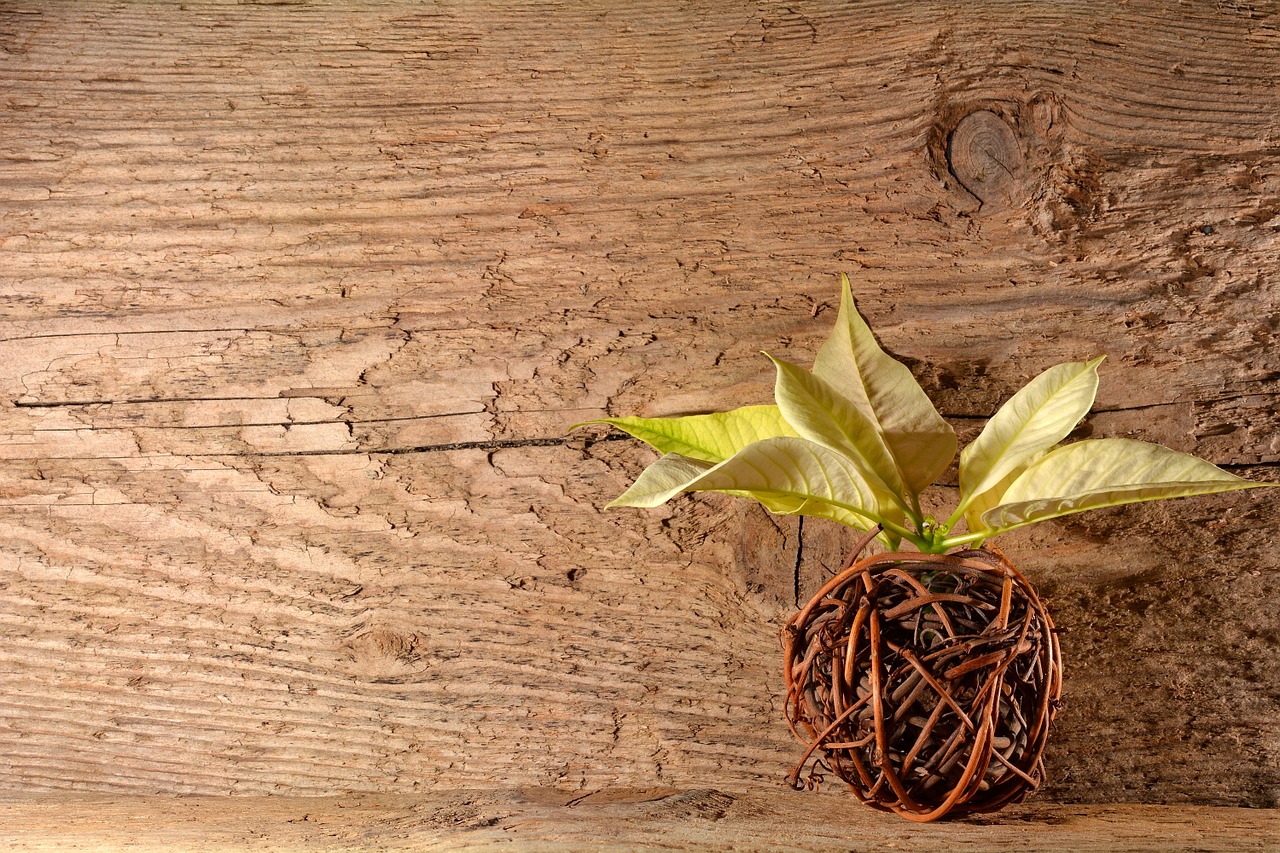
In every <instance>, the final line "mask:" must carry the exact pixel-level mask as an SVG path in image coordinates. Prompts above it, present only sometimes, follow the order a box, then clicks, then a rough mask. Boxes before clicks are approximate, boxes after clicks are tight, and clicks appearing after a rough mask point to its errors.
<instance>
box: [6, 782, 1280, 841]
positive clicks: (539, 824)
mask: <svg viewBox="0 0 1280 853" xmlns="http://www.w3.org/2000/svg"><path fill="white" fill-rule="evenodd" d="M849 805H851V804H849V803H848V802H847V801H846V802H845V803H839V802H833V800H832V798H831V797H806V796H804V795H803V794H797V793H792V794H790V795H783V796H781V797H779V796H770V795H765V794H761V793H760V792H756V793H729V792H726V791H722V790H718V789H714V788H700V789H692V790H683V791H682V790H675V789H649V790H627V789H604V790H591V791H587V792H583V793H564V792H556V791H550V790H548V789H545V788H543V789H536V790H515V789H510V788H508V789H504V790H499V791H495V790H480V791H437V792H433V793H428V794H364V795H348V796H344V797H332V798H322V797H232V798H224V797H218V798H208V797H182V798H174V797H136V796H134V797H114V798H113V797H105V796H102V795H84V794H71V795H61V796H58V797H57V798H53V797H41V798H24V799H19V800H10V801H4V800H0V841H3V842H4V845H5V849H7V850H15V851H26V850H86V849H103V848H107V849H116V848H119V847H125V846H127V847H128V849H130V850H141V851H147V850H175V849H182V850H192V851H221V850H281V849H286V850H313V851H317V853H323V851H330V850H424V851H435V850H439V851H482V850H504V851H523V850H548V849H554V850H564V851H579V850H581V851H599V850H705V851H729V850H732V851H745V853H784V851H797V852H798V851H806V853H825V851H831V853H836V851H840V853H844V851H847V850H849V844H850V843H851V839H856V843H857V844H859V845H860V846H861V847H863V848H866V849H873V850H917V851H929V850H938V849H940V848H945V849H948V850H958V851H987V850H1008V849H1012V848H1014V847H1016V848H1017V849H1019V850H1028V851H1033V853H1060V851H1070V853H1094V851H1097V853H1103V851H1105V853H1169V851H1180V850H1185V851H1193V850H1194V851H1223V853H1227V851H1229V853H1241V852H1242V851H1263V850H1270V849H1274V839H1275V837H1276V835H1277V833H1278V832H1280V817H1277V815H1276V813H1275V811H1272V810H1257V809H1232V808H1206V807H1196V808H1174V807H1169V806H1140V805H1112V806H1080V805H1039V806H1035V807H1029V806H1015V807H1012V808H1011V809H1009V810H1008V811H1006V812H1002V813H1001V814H1000V815H999V816H996V817H991V816H982V817H973V818H969V819H967V820H965V821H962V822H956V823H949V824H931V825H927V826H918V825H913V824H910V823H907V822H906V821H902V820H899V819H896V818H895V819H887V818H886V816H885V815H883V814H879V813H876V812H873V811H871V810H869V809H865V808H861V807H857V808H849V807H848V806H849ZM842 806H844V807H842Z"/></svg>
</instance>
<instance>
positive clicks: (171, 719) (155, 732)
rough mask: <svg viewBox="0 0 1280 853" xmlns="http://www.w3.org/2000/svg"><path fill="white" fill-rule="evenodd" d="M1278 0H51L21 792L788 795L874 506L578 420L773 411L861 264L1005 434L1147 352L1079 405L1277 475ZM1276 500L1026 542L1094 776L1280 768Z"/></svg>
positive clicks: (28, 132)
mask: <svg viewBox="0 0 1280 853" xmlns="http://www.w3.org/2000/svg"><path fill="white" fill-rule="evenodd" d="M1278 22H1280V16H1278V14H1277V9H1276V7H1275V5H1274V4H1271V3H1256V4H1234V5H1233V4H1217V5H1215V6H1209V5H1204V6H1194V7H1177V8H1176V9H1173V8H1169V7H1168V6H1167V4H1161V3H1155V2H1135V3H1130V4H1126V5H1124V6H1114V5H1113V4H1109V3H1096V2H1078V3H1062V4H1054V5H1053V6H1045V5H1043V4H1033V3H1018V2H1012V0H1009V2H1005V0H990V2H984V3H981V4H967V5H966V6H965V7H964V8H963V9H960V8H956V7H953V6H951V5H949V4H939V3H934V4H930V3H918V4H910V5H908V6H903V5H902V4H897V3H887V2H886V3H868V4H858V5H857V6H856V7H853V8H851V7H848V6H847V5H845V4H837V3H829V2H825V0H823V1H822V2H818V1H817V0H814V1H813V2H810V1H809V0H806V2H800V3H791V2H788V3H785V4H783V3H775V2H764V3H755V2H753V3H737V2H733V3H710V2H702V1H701V0H698V2H692V3H688V4H684V5H679V6H673V5H672V4H663V3H656V2H651V0H629V2H626V3H617V2H609V3H594V2H587V3H572V4H567V3H554V2H546V3H541V2H519V3H501V4H490V3H480V2H466V3H456V4H443V5H433V6H428V7H422V6H421V5H419V4H408V3H400V2H385V3H367V4H349V3H344V4H333V5H330V4H322V3H290V4H241V3H231V2H220V0H193V2H188V3H184V4H181V5H178V4H172V5H169V4H165V5H156V4H131V3H102V2H96V1H95V0H85V2H69V3H45V4H28V5H27V6H26V7H24V8H23V9H12V8H4V9H0V83H2V84H3V85H2V86H0V104H2V105H3V107H4V112H5V118H6V120H5V121H4V122H3V123H2V124H0V217H2V219H0V364H3V365H5V369H4V370H3V371H0V629H2V630H3V631H4V633H5V636H6V637H7V643H6V644H5V647H4V648H3V649H0V677H2V678H3V683H4V690H3V696H2V697H0V719H2V720H3V725H4V727H5V730H6V731H8V732H9V733H10V734H11V737H7V738H4V739H0V763H2V764H3V765H4V766H5V767H6V768H7V769H8V770H9V772H8V773H7V774H6V776H5V779H4V781H3V782H0V786H3V787H5V788H6V789H11V790H20V791H69V790H89V791H107V792H117V793H120V792H129V793H160V792H170V793H173V792H179V793H198V794H225V793H241V794H262V793H281V792H284V793H292V794H297V795H324V794H332V793H336V792H341V791H348V790H355V791H367V792H380V793H408V792H414V791H423V790H427V791H436V790H451V789H453V788H456V787H458V786H471V787H489V786H492V785H493V784H495V783H497V782H501V783H503V784H510V785H515V786H526V787H536V786H545V787H552V788H558V789H565V790H572V791H581V792H585V791H588V790H592V789H595V788H599V787H604V786H624V787H641V788H648V787H656V786H672V787H675V788H681V789H688V788H704V787H707V786H710V785H715V786H723V787H726V788H727V789H734V790H736V789H739V788H746V789H752V790H755V789H760V790H765V789H767V790H769V791H774V790H776V788H777V784H778V781H779V779H780V778H781V776H782V775H783V773H784V772H785V770H786V769H787V765H788V762H790V761H792V760H794V758H795V757H796V755H797V750H796V748H795V745H794V744H793V743H792V742H791V741H790V739H789V738H790V736H789V734H788V733H787V732H786V729H785V726H784V725H783V724H782V723H781V720H780V709H779V696H778V691H779V689H780V677H779V675H778V673H777V666H778V663H777V657H778V651H777V644H776V639H775V634H776V630H777V628H778V627H779V625H780V624H781V622H782V621H783V620H784V619H785V617H786V614H787V609H788V608H789V607H790V606H792V605H793V604H794V601H795V598H796V596H797V595H798V594H803V592H804V591H805V590H807V589H810V588H812V587H813V586H814V584H815V583H816V582H817V580H818V578H819V577H821V576H822V574H823V573H824V572H826V571H829V570H830V569H832V568H834V567H835V566H837V565H838V564H839V562H840V560H841V559H843V556H844V554H845V551H846V550H847V547H848V540H847V537H845V536H843V534H842V533H841V532H840V531H832V530H829V529H827V528H824V527H822V526H821V525H818V524H814V523H806V524H804V525H803V526H802V525H800V524H799V523H797V522H795V521H794V520H785V519H769V518H767V517H765V516H763V515H762V514H760V513H758V512H757V511H755V510H753V509H751V508H750V507H743V506H738V505H736V504H733V503H731V502H729V501H727V500H721V499H717V498H714V497H710V498H699V499H690V500H686V501H681V502H679V503H677V504H674V505H672V506H670V507H668V508H664V509H662V510H659V511H653V512H644V513H641V512H634V513H632V512H610V513H603V512H601V511H600V510H599V509H598V507H600V506H601V505H602V504H603V503H604V502H605V501H606V500H607V499H608V498H610V497H612V496H613V495H614V494H616V493H617V492H618V491H620V490H621V489H622V488H623V487H624V486H625V484H626V482H627V481H628V479H629V478H630V477H631V476H633V475H634V474H635V473H636V471H638V470H639V468H640V466H641V465H642V464H643V463H644V462H645V461H646V460H647V459H648V458H650V457H649V456H648V455H647V454H646V452H645V451H643V450H641V449H639V448H636V447H634V446H632V445H631V444H630V443H627V442H614V441H600V440H596V439H597V438H598V437H599V433H588V434H580V435H577V436H574V437H571V438H567V439H566V438H565V430H566V428H567V427H568V425H569V424H571V423H573V422H575V421H579V420H583V419H586V418H590V417H594V416H598V415H601V414H606V413H607V414H629V413H637V412H639V413H646V414H671V413H676V412H683V411H698V410H706V409H719V408H728V407H731V406H735V405H739V404H743V403H748V402H762V401H764V400H766V399H767V398H768V395H769V393H770V387H771V376H770V372H769V369H768V364H767V362H766V361H764V360H763V359H762V358H761V357H760V355H759V351H760V350H761V349H768V350H770V351H771V352H774V353H776V354H779V355H783V356H787V357H791V358H794V359H796V360H801V361H805V360H807V359H809V358H811V357H812V355H813V353H814V352H815V350H816V348H817V344H818V341H819V340H820V339H821V338H822V336H823V335H825V333H826V331H827V329H828V328H829V325H830V321H831V319H832V308H833V305H834V302H833V297H834V295H835V287H836V274H837V273H838V272H840V271H841V270H848V271H849V272H850V273H851V274H852V275H853V277H854V280H855V282H856V288H857V294H858V298H859V301H860V305H861V306H862V307H863V309H864V310H865V312H866V313H867V314H868V316H869V317H870V319H871V321H872V323H873V325H874V327H875V328H876V329H877V330H878V332H879V333H880V335H881V337H882V339H883V341H884V343H885V345H886V346H887V347H888V348H889V349H891V350H892V351H893V352H895V353H896V354H898V355H900V356H901V357H903V358H904V359H906V360H907V361H908V362H909V363H910V364H911V365H912V366H913V367H914V368H915V369H916V372H917V374H918V375H919V377H920V379H921V381H922V382H923V383H924V384H925V386H926V387H927V388H928V389H929V391H930V393H931V394H932V395H933V396H934V398H935V399H936V400H937V401H938V403H939V405H940V407H941V409H942V410H943V411H944V412H945V413H946V414H947V415H948V416H949V417H951V418H952V420H953V421H954V422H955V423H956V425H957V427H958V428H959V429H960V430H961V432H962V434H964V435H972V434H974V433H976V430H977V429H978V427H979V426H980V424H981V419H982V418H985V417H986V416H988V415H989V414H990V413H991V411H993V410H994V408H995V406H996V405H997V404H998V402H999V401H1000V400H1001V399H1003V398H1004V397H1005V396H1007V395H1008V394H1009V393H1010V392H1011V391H1012V390H1013V388H1014V387H1016V386H1017V385H1018V384H1020V383H1021V382H1022V381H1024V380H1025V379H1027V378H1028V377H1030V376H1031V375H1033V374H1034V373H1035V372H1037V371H1039V370H1040V369H1042V368H1044V367H1046V366H1048V365H1050V364H1052V363H1054V362H1056V361H1059V360H1066V359H1076V358H1083V357H1086V356H1091V355H1094V354H1097V353H1107V354H1108V355H1109V360H1108V362H1107V365H1106V368H1105V371H1104V385H1103V389H1102V392H1101V394H1100V396H1099V402H1098V407H1097V410H1096V412H1095V414H1094V415H1093V416H1091V417H1090V419H1089V420H1088V422H1087V424H1086V426H1085V427H1084V428H1083V430H1082V433H1083V432H1087V431H1090V430H1091V431H1092V432H1093V434H1095V435H1132V436H1134V437H1139V438H1146V439H1150V440H1156V441H1162V442H1164V443H1167V444H1170V445H1172V446H1175V447H1177V448H1178V449H1182V450H1188V451H1194V452H1197V453H1200V454H1202V455H1205V456H1206V457H1208V458H1211V459H1212V460H1214V461H1215V462H1218V463H1220V464H1225V465H1230V466H1234V467H1235V468H1236V469H1238V470H1240V471H1241V472H1243V473H1246V474H1251V475H1255V476H1258V477H1270V478H1272V479H1276V478H1277V477H1278V476H1280V473H1278V469H1277V465H1280V415H1277V410H1278V408H1280V407H1278V406H1277V398H1278V396H1280V347H1277V345H1276V344H1277V340H1276V338H1277V329H1280V276H1278V273H1280V260H1278V259H1280V253H1278V252H1277V251H1276V250H1277V248H1280V153H1278V150H1277V147H1276V140H1277V139H1280V117H1278V114H1277V112H1276V110H1275V109H1274V106H1275V99H1276V91H1277V84H1278V83H1280V28H1278ZM950 497H952V495H951V493H950V490H949V489H947V488H943V489H942V490H940V491H939V495H938V496H937V498H936V499H937V500H938V501H946V500H948V499H950ZM1273 516H1274V498H1273V497H1270V496H1268V495H1260V494H1242V495H1233V496H1227V497H1219V498H1213V499H1207V500H1187V501H1182V502H1179V503H1176V504H1171V505H1169V506H1167V507H1143V508H1130V509H1121V510H1114V511H1108V512H1106V513H1102V514H1099V515H1097V516H1095V517H1093V518H1092V519H1084V520H1072V521H1064V522H1061V523H1054V524H1050V525H1047V526H1046V528H1045V529H1043V530H1040V531H1037V532H1032V533H1019V534H1014V535H1012V536H1010V537H1009V538H1008V539H1007V541H1006V542H1005V543H1004V545H1005V547H1006V550H1007V551H1009V553H1010V554H1012V555H1013V556H1014V557H1015V559H1016V560H1017V561H1018V562H1019V564H1020V565H1022V566H1023V567H1024V569H1025V570H1026V572H1027V573H1028V574H1029V575H1031V576H1032V577H1033V578H1034V579H1035V580H1036V581H1037V582H1039V583H1040V584H1041V585H1042V586H1044V587H1045V588H1046V590H1047V591H1048V592H1049V593H1050V594H1051V596H1052V598H1053V603H1054V605H1055V607H1056V613H1057V620H1058V622H1059V623H1060V624H1062V625H1064V626H1065V627H1067V628H1068V629H1069V632H1068V633H1067V634H1066V635H1065V636H1064V646H1065V648H1066V651H1067V654H1068V669H1067V679H1068V680H1067V691H1068V699H1069V705H1068V707H1067V709H1066V710H1065V711H1064V712H1063V714H1062V716H1061V718H1060V720H1061V726H1060V730H1059V733H1058V739H1057V741H1056V742H1055V745H1054V748H1053V754H1052V755H1051V756H1050V767H1051V770H1050V773H1051V785H1050V787H1049V790H1048V791H1047V792H1046V797H1047V798H1048V799H1050V800H1056V801H1071V800H1085V801H1091V802H1106V801H1125V802H1191V803H1201V804H1206V803H1207V804H1217V805H1239V804H1247V805H1253V806H1275V805H1277V804H1278V803H1280V696H1277V695H1276V694H1275V691H1274V689H1273V688H1272V686H1271V685H1273V684H1274V683H1276V677H1277V675H1278V674H1280V642H1277V637H1278V636H1280V622H1277V617H1276V616H1275V614H1274V612H1273V608H1272V606H1271V605H1270V602H1273V601H1274V600H1276V595H1277V593H1278V592H1280V589H1278V588H1277V580H1276V578H1277V577H1280V574H1277V571H1276V570H1277V569H1280V564H1278V562H1277V561H1278V559H1280V558H1277V556H1276V555H1277V553H1280V539H1278V538H1277V537H1278V536H1280V533H1277V531H1276V529H1275V526H1274V523H1273V521H1274V519H1273ZM1188 555H1191V556H1188ZM1162 814H1163V813H1162ZM1135 843H1137V842H1135Z"/></svg>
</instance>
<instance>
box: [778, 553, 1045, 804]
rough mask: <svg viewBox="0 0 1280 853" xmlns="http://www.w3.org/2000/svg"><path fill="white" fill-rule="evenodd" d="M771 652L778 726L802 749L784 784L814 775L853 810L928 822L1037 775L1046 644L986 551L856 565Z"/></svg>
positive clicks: (1033, 604) (997, 799) (1025, 788)
mask: <svg viewBox="0 0 1280 853" xmlns="http://www.w3.org/2000/svg"><path fill="white" fill-rule="evenodd" d="M783 642H784V645H785V659H786V665H785V676H786V690H787V702H786V712H787V719H788V722H789V723H790V725H791V730H792V732H794V733H795V735H796V737H797V738H799V739H800V741H801V742H802V743H804V744H806V745H807V747H808V749H807V751H806V752H805V754H804V756H803V758H802V759H801V760H800V762H799V764H798V765H797V766H796V768H795V769H794V770H793V771H792V777H791V781H792V784H793V785H795V786H796V787H805V786H809V787H813V786H816V785H817V784H818V783H819V782H820V781H821V780H822V775H823V772H824V769H825V771H828V772H832V773H835V774H836V776H838V777H839V778H841V779H843V780H844V781H845V782H846V783H848V785H849V786H850V787H851V788H852V789H853V792H854V794H855V795H857V797H858V798H859V799H860V800H862V801H863V802H865V803H867V804H869V805H872V806H875V807H876V808H881V809H886V810H890V811H894V812H897V813H898V814H901V815H902V816H903V817H906V818H909V819H911V820H917V821H929V820H936V819H938V818H940V817H943V816H944V815H948V814H951V815H953V816H954V815H960V814H967V813H972V812H984V811H994V810H995V809H998V808H1000V807H1002V806H1004V805H1006V804H1007V803H1010V802H1015V801H1018V800H1020V799H1021V798H1022V797H1024V796H1026V794H1027V793H1029V792H1030V791H1031V790H1033V789H1034V788H1035V787H1036V786H1037V785H1038V784H1039V783H1040V781H1041V780H1042V779H1043V775H1044V771H1043V763H1042V755H1043V752H1044V746H1045V742H1046V740H1047V737H1048V732H1049V726H1050V723H1051V722H1052V720H1053V716H1054V713H1055V712H1056V710H1057V707H1058V704H1059V697H1060V693H1061V684H1062V667H1061V660H1060V656H1059V655H1060V652H1059V648H1058V640H1057V636H1056V635H1055V633H1054V628H1053V622H1052V621H1051V620H1050V618H1049V614H1048V612H1047V610H1046V609H1045V607H1044V604H1043V603H1042V602H1041V601H1040V599H1039V597H1038V596H1037V595H1036V592H1035V590H1034V589H1033V588H1032V587H1031V585H1030V584H1029V583H1028V582H1027V580H1026V579H1025V578H1023V577H1022V575H1021V574H1020V573H1019V572H1018V570H1017V569H1015V568H1014V567H1013V566H1012V565H1011V564H1010V563H1009V561H1008V560H1007V559H1006V558H1005V557H1004V555H1003V554H1001V553H1000V552H999V551H997V550H995V549H994V548H990V549H981V550H974V551H964V552H959V553H955V554H945V555H943V554H919V553H890V554H879V555H875V556H871V557H867V558H865V559H862V560H859V561H857V562H855V563H854V564H853V565H852V566H850V567H849V568H848V569H846V570H845V571H844V572H842V573H840V574H839V575H837V576H836V577H835V578H833V579H832V580H831V581H830V582H829V583H828V584H827V585H826V586H824V587H823V588H822V589H821V590H820V591H819V592H818V594H817V595H815V596H814V597H813V599H812V600H811V601H810V602H809V603H808V604H807V605H806V606H805V607H804V609H802V610H801V611H800V612H799V613H797V614H796V615H795V616H794V617H793V618H792V619H791V621H790V622H788V623H787V626H786V628H785V629H784V631H783ZM815 755H816V757H815ZM810 758H814V761H813V764H812V766H811V769H810V771H809V774H808V776H807V777H805V778H804V779H802V778H801V776H802V774H803V773H804V768H805V766H806V765H808V764H809V762H810Z"/></svg>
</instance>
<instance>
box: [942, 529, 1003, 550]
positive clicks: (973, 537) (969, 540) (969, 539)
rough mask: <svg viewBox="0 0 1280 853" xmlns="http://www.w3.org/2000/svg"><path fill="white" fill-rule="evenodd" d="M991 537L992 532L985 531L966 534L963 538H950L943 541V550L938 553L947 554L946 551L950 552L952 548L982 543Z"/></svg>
mask: <svg viewBox="0 0 1280 853" xmlns="http://www.w3.org/2000/svg"><path fill="white" fill-rule="evenodd" d="M990 537H991V531H990V530H983V531H980V532H978V533H966V534H964V535H963V536H948V537H947V538H946V539H944V540H942V542H941V546H942V550H941V551H938V552H937V553H939V554H941V553H945V552H946V551H950V550H951V549H952V548H956V547H959V546H960V545H972V544H973V543H975V542H981V541H982V540H984V539H989V538H990Z"/></svg>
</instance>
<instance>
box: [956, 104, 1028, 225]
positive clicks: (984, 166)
mask: <svg viewBox="0 0 1280 853" xmlns="http://www.w3.org/2000/svg"><path fill="white" fill-rule="evenodd" d="M947 168H948V169H949V170H950V172H951V174H952V175H953V176H955V179H956V180H957V181H959V182H960V185H961V186H963V187H964V188H965V189H966V190H968V191H969V193H971V194H972V195H973V196H974V197H975V198H977V199H978V201H980V202H981V203H982V205H983V206H984V207H987V206H991V207H1009V206H1011V205H1013V204H1015V203H1017V202H1018V201H1019V197H1020V195H1021V189H1022V185H1023V179H1022V173H1023V156H1022V146H1021V144H1020V143H1019V141H1018V135H1017V133H1015V132H1014V129H1013V128H1012V127H1010V126H1009V123H1008V122H1007V121H1005V120H1004V119H1003V118H1001V117H1000V116H999V115H997V114H996V113H994V112H991V111H990V110H978V111H976V112H972V113H969V114H968V115H966V116H965V117H964V118H962V119H960V121H959V122H958V123H957V124H956V126H955V129H954V130H952V131H951V136H950V138H949V139H948V140H947Z"/></svg>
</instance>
